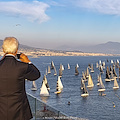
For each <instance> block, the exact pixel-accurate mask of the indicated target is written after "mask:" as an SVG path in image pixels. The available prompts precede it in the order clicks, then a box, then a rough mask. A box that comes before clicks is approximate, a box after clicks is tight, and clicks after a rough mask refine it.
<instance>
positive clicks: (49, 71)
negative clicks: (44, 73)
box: [48, 66, 51, 74]
mask: <svg viewBox="0 0 120 120" xmlns="http://www.w3.org/2000/svg"><path fill="white" fill-rule="evenodd" d="M49 73H51V70H50V66H48V74H49Z"/></svg>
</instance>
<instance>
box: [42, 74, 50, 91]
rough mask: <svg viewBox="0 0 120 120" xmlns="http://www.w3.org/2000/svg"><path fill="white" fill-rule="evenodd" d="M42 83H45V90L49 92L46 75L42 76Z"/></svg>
mask: <svg viewBox="0 0 120 120" xmlns="http://www.w3.org/2000/svg"><path fill="white" fill-rule="evenodd" d="M43 82H44V83H45V85H46V87H47V89H48V90H50V87H49V85H48V82H47V78H46V75H44V77H43Z"/></svg>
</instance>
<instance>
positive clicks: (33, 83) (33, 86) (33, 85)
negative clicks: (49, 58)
mask: <svg viewBox="0 0 120 120" xmlns="http://www.w3.org/2000/svg"><path fill="white" fill-rule="evenodd" d="M31 90H37V86H36V83H35V81H33V82H32V88H31Z"/></svg>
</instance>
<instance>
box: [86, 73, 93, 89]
mask: <svg viewBox="0 0 120 120" xmlns="http://www.w3.org/2000/svg"><path fill="white" fill-rule="evenodd" d="M93 86H94V84H93V81H92V77H91V75H90V74H89V77H88V86H87V87H93Z"/></svg>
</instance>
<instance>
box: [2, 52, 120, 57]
mask: <svg viewBox="0 0 120 120" xmlns="http://www.w3.org/2000/svg"><path fill="white" fill-rule="evenodd" d="M18 53H24V54H26V55H27V56H31V57H33V58H38V57H40V56H120V54H107V53H106V54H105V53H84V52H74V51H51V50H35V51H34V50H19V51H18ZM3 55H4V53H3V52H2V51H0V56H3Z"/></svg>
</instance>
